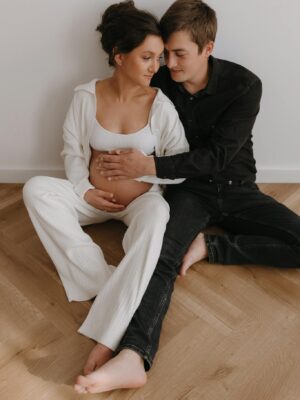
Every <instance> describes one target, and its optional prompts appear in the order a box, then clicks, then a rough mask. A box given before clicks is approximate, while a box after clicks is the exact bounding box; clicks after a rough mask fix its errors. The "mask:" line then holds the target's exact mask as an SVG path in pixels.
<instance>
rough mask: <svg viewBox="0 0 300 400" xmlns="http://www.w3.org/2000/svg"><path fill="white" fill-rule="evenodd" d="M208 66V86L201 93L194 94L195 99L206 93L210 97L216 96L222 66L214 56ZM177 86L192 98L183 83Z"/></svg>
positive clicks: (210, 58)
mask: <svg viewBox="0 0 300 400" xmlns="http://www.w3.org/2000/svg"><path fill="white" fill-rule="evenodd" d="M208 64H209V78H208V82H207V85H206V87H205V88H204V89H201V90H199V92H197V93H194V94H193V96H194V97H198V96H202V95H203V94H204V93H205V94H208V95H210V94H215V93H216V92H217V85H218V77H219V74H220V65H219V62H218V59H217V58H214V57H213V56H210V57H209V60H208ZM175 84H176V86H177V88H178V90H179V91H180V92H182V93H185V94H187V95H188V96H191V93H189V92H188V91H187V90H186V89H185V87H184V86H183V85H182V83H175Z"/></svg>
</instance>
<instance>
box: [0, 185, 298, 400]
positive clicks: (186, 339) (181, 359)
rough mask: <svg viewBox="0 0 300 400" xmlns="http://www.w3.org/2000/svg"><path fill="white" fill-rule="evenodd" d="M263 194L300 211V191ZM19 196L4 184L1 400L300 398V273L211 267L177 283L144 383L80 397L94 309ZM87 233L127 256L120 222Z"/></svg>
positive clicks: (278, 188) (115, 254) (272, 189)
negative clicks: (49, 250) (76, 292)
mask: <svg viewBox="0 0 300 400" xmlns="http://www.w3.org/2000/svg"><path fill="white" fill-rule="evenodd" d="M261 188H262V190H263V191H264V192H266V193H268V194H270V195H272V196H274V197H275V198H276V199H278V200H279V201H281V202H283V203H284V204H286V205H287V206H289V207H290V208H292V209H293V210H294V211H296V212H297V213H300V185H292V184H285V185H274V184H265V185H261ZM21 190H22V187H21V185H15V184H11V185H8V184H2V185H0V285H1V286H0V324H1V329H0V399H1V400H61V399H64V400H74V399H75V400H76V399H81V398H82V399H83V398H84V399H87V400H89V399H100V400H101V399H110V400H119V399H122V400H129V399H130V400H177V399H178V400H179V399H181V400H227V399H228V400H299V399H300V378H299V376H300V269H299V270H291V269H290V270H283V269H281V270H279V269H275V268H266V267H259V266H256V267H239V266H234V265H232V266H226V267H225V266H220V265H209V264H207V263H202V264H196V265H195V266H193V267H192V269H191V270H190V271H189V273H188V275H187V277H186V278H185V279H178V280H177V283H176V288H175V293H174V296H173V298H172V304H171V307H170V309H169V312H168V314H167V317H166V320H165V324H164V328H163V332H162V337H161V344H160V350H159V352H158V355H157V357H156V359H155V363H154V366H153V368H152V370H151V371H150V372H149V374H148V377H149V380H148V383H147V385H146V386H145V387H143V388H142V389H139V390H119V391H115V392H110V393H105V394H102V395H77V394H75V393H74V392H73V389H72V384H73V382H74V378H75V376H76V375H77V374H79V373H80V372H81V369H82V366H83V363H84V361H85V359H86V357H87V355H88V353H89V351H90V350H91V349H92V347H93V345H94V344H93V342H92V341H90V340H88V339H87V338H85V337H84V336H81V335H79V334H78V333H77V332H76V330H77V328H78V327H79V325H80V324H81V322H82V321H83V320H84V318H85V315H86V314H87V312H88V309H89V307H90V303H89V302H85V303H68V301H67V299H66V296H65V294H64V290H63V288H62V286H61V283H60V280H59V278H58V276H57V274H56V272H55V269H54V266H53V264H52V262H51V260H50V259H49V257H48V255H47V254H46V252H45V250H44V249H43V247H42V245H41V243H40V241H39V239H38V237H37V236H36V234H35V232H34V229H33V227H32V225H31V222H30V220H29V218H28V216H27V213H26V210H25V208H24V205H23V202H22V193H21ZM86 231H87V232H88V233H89V234H90V235H91V236H92V237H93V238H94V240H95V241H96V242H97V243H101V246H102V248H103V250H104V253H105V256H106V258H107V260H108V262H109V263H110V264H116V263H117V262H118V260H120V258H121V256H122V249H121V237H122V233H123V231H124V228H123V226H122V225H121V224H119V223H112V222H110V223H106V224H103V225H97V226H90V227H88V228H86Z"/></svg>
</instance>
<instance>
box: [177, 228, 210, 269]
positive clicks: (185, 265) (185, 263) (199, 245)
mask: <svg viewBox="0 0 300 400" xmlns="http://www.w3.org/2000/svg"><path fill="white" fill-rule="evenodd" d="M207 256H208V252H207V246H206V243H205V240H204V234H203V233H202V232H200V233H199V234H198V235H197V236H196V237H195V239H194V240H193V242H192V244H191V245H190V247H189V248H188V251H187V252H186V253H185V255H184V257H183V260H182V265H181V268H180V273H179V275H180V276H185V274H186V271H187V270H188V269H189V268H190V266H191V265H193V264H195V263H196V262H197V261H201V260H203V259H204V258H206V257H207Z"/></svg>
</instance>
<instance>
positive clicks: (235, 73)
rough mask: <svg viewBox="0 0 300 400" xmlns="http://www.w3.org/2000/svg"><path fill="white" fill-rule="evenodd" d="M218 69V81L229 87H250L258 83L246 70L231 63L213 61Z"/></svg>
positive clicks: (256, 77) (220, 60) (255, 77)
mask: <svg viewBox="0 0 300 400" xmlns="http://www.w3.org/2000/svg"><path fill="white" fill-rule="evenodd" d="M214 62H215V64H216V65H217V69H218V77H219V80H221V81H222V80H223V81H225V82H226V81H227V82H229V83H230V84H231V85H233V84H236V85H243V86H251V85H252V84H254V83H255V82H260V78H259V77H258V76H257V75H256V74H255V73H254V72H252V71H250V70H249V69H248V68H246V67H244V66H242V65H240V64H237V63H235V62H233V61H228V60H222V59H220V58H215V59H214Z"/></svg>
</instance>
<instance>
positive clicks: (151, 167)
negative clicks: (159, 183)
mask: <svg viewBox="0 0 300 400" xmlns="http://www.w3.org/2000/svg"><path fill="white" fill-rule="evenodd" d="M145 175H150V176H156V166H155V161H154V156H148V157H147V163H146V170H145Z"/></svg>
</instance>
